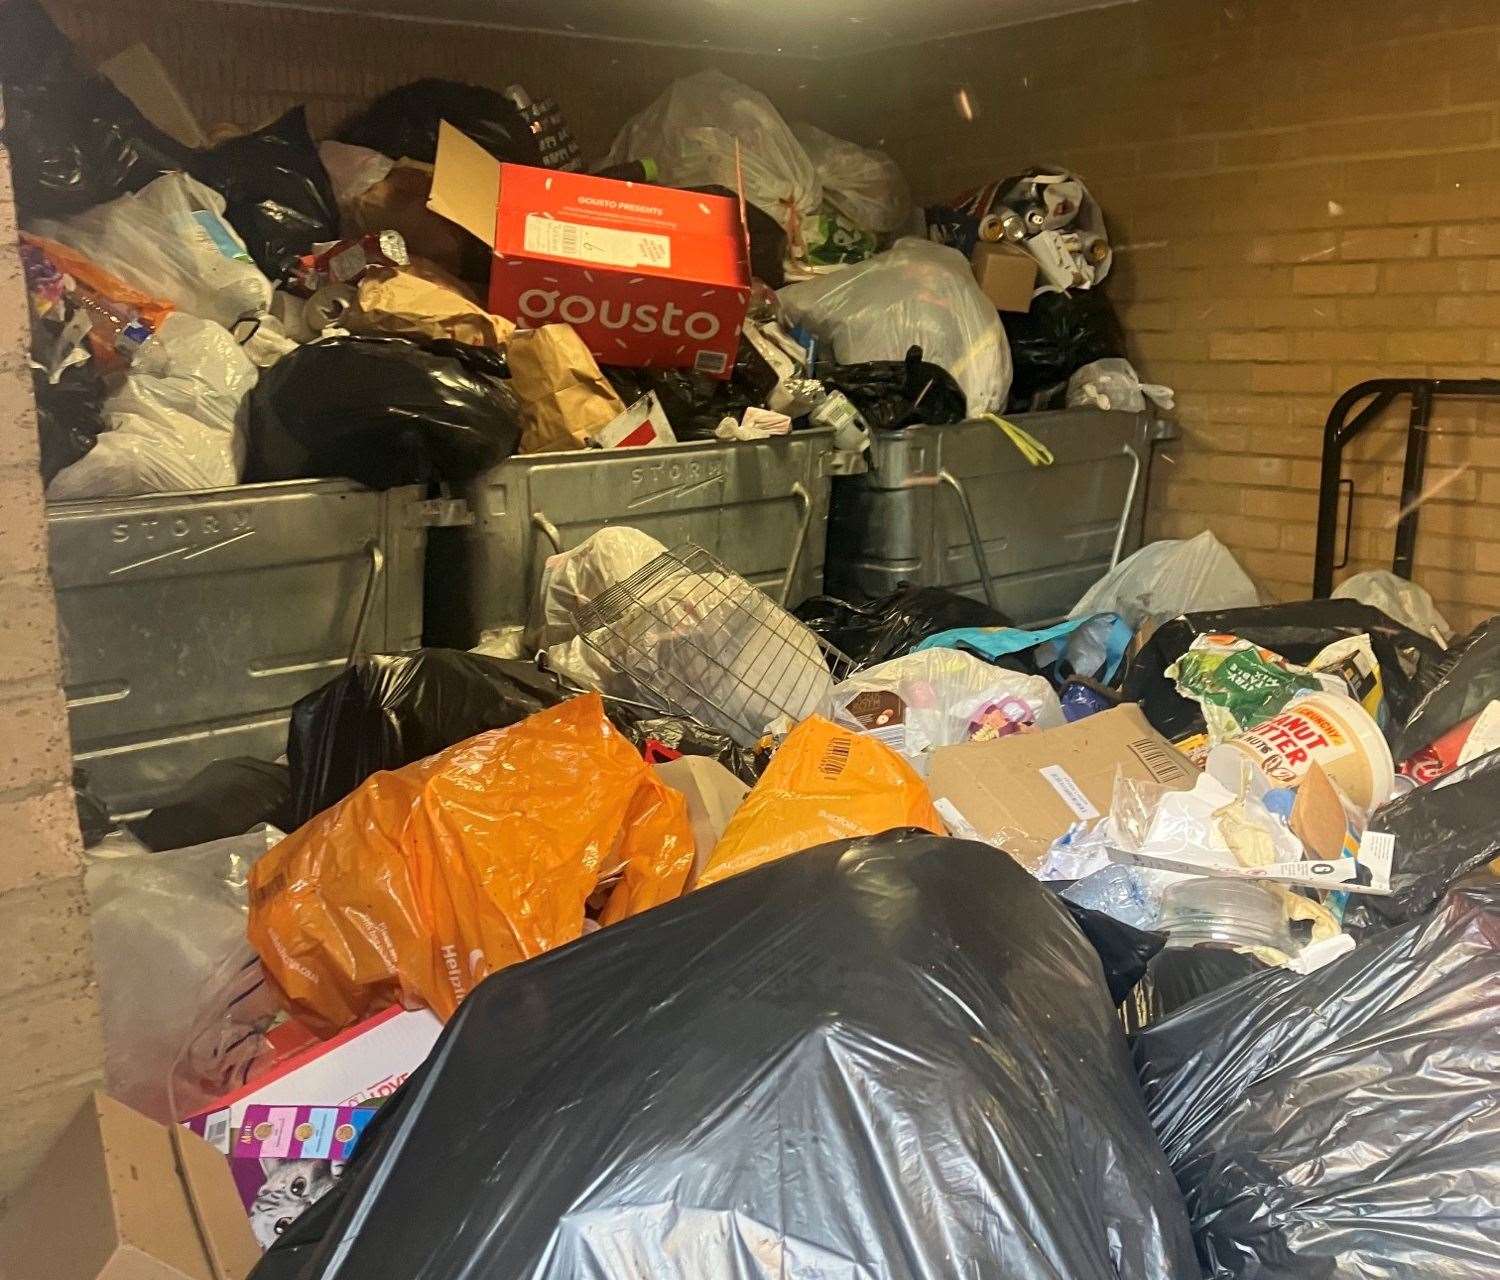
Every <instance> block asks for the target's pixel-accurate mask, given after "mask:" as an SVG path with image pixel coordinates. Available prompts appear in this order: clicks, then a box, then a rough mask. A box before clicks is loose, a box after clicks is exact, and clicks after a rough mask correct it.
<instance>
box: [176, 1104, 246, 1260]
mask: <svg viewBox="0 0 1500 1280" xmlns="http://www.w3.org/2000/svg"><path fill="white" fill-rule="evenodd" d="M167 1127H168V1129H169V1130H170V1131H171V1135H172V1158H173V1161H174V1162H175V1163H176V1166H177V1178H178V1181H180V1182H181V1183H182V1191H183V1195H184V1196H186V1198H187V1203H188V1209H189V1210H190V1211H191V1212H192V1215H193V1225H194V1226H195V1227H196V1228H197V1230H198V1239H199V1240H200V1241H201V1242H202V1244H203V1256H204V1257H205V1258H206V1259H207V1260H208V1266H209V1271H210V1272H211V1273H212V1275H213V1280H245V1278H246V1277H247V1276H248V1275H249V1274H250V1272H251V1271H252V1270H254V1268H255V1264H256V1263H257V1262H259V1261H260V1247H259V1246H258V1245H257V1244H256V1243H255V1236H254V1235H253V1234H252V1232H251V1230H250V1220H249V1218H246V1217H244V1216H243V1213H242V1211H241V1210H240V1205H239V1201H238V1197H237V1196H235V1194H234V1188H233V1184H232V1183H231V1182H230V1180H229V1167H228V1165H227V1164H225V1162H224V1157H223V1156H222V1155H220V1154H219V1152H218V1151H216V1150H215V1149H214V1148H213V1147H211V1146H209V1145H208V1143H206V1142H204V1141H203V1139H202V1138H200V1137H198V1135H197V1134H195V1133H191V1132H189V1131H188V1130H187V1129H184V1128H183V1127H182V1126H181V1125H177V1124H174V1125H168V1126H167ZM216 1181H217V1182H220V1183H222V1189H223V1190H225V1191H227V1192H228V1194H229V1196H230V1199H231V1200H232V1201H233V1207H234V1210H235V1214H234V1215H224V1214H222V1213H215V1212H214V1207H213V1205H212V1204H211V1203H210V1199H209V1197H210V1196H212V1195H213V1194H214V1187H213V1184H214V1183H215V1182H216ZM221 1198H222V1197H221ZM220 1208H221V1210H222V1208H223V1206H220ZM226 1216H228V1217H229V1223H228V1224H226V1222H225V1220H224V1219H225V1217H226ZM241 1225H243V1228H244V1230H243V1231H241V1230H239V1227H240V1226H241Z"/></svg>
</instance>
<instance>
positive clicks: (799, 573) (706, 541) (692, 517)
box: [426, 430, 832, 647]
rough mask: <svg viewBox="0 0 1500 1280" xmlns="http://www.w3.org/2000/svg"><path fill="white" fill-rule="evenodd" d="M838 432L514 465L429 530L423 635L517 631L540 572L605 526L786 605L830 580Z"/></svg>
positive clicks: (479, 484)
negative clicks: (827, 561)
mask: <svg viewBox="0 0 1500 1280" xmlns="http://www.w3.org/2000/svg"><path fill="white" fill-rule="evenodd" d="M831 442H832V432H831V431H828V430H814V431H795V432H793V433H792V434H791V435H787V436H778V437H773V438H772V439H769V440H758V441H753V442H733V441H717V440H709V441H700V442H687V443H681V444H673V445H660V446H655V447H651V448H645V449H612V450H605V451H600V450H587V451H583V450H580V451H578V452H573V453H539V454H533V455H530V456H527V457H515V458H509V459H507V460H506V461H505V462H502V463H501V464H500V465H499V466H497V467H494V468H492V469H491V470H489V471H487V472H485V473H484V474H483V475H480V476H478V477H476V478H475V479H474V480H473V481H471V482H470V483H469V484H467V485H465V486H462V487H461V488H459V489H458V490H456V491H455V496H457V497H461V498H462V499H464V500H465V501H466V502H467V504H468V507H469V518H470V522H469V523H468V524H465V525H456V526H452V527H448V528H437V529H434V530H433V531H432V542H431V546H430V550H429V554H428V570H427V606H426V619H427V639H428V642H429V643H432V644H446V645H458V646H462V647H469V646H472V645H474V644H477V643H478V642H479V639H480V637H481V635H482V634H483V633H485V632H491V633H494V632H499V633H505V632H514V631H516V630H518V629H519V628H521V627H522V626H523V625H524V624H525V622H526V617H527V612H528V610H529V609H530V608H531V602H532V600H533V598H534V597H535V595H536V589H537V584H538V582H539V580H540V577H541V571H542V564H543V562H544V561H545V560H546V558H547V557H548V556H549V555H551V554H552V553H553V552H555V551H561V550H564V549H566V548H569V547H574V546H577V545H578V544H579V543H580V542H582V541H583V540H584V539H585V538H587V537H588V536H589V535H590V534H592V533H594V532H596V531H597V530H599V529H602V528H604V527H605V526H606V525H630V526H633V527H634V528H637V529H640V530H642V531H644V532H646V533H649V534H650V535H651V536H652V537H654V538H656V539H657V540H658V541H660V542H662V543H663V544H665V545H666V546H669V547H670V546H675V545H677V544H679V543H683V542H691V543H695V544H696V545H698V546H700V547H703V548H704V549H705V550H708V551H711V552H713V554H714V555H716V556H717V557H718V558H719V559H720V560H722V561H724V563H725V564H727V565H728V566H729V567H730V568H731V569H733V570H735V571H736V572H737V573H739V574H741V575H742V576H744V577H745V578H748V579H749V580H750V581H751V582H753V583H754V584H755V585H756V586H758V587H761V588H762V589H764V590H765V591H767V592H768V593H769V594H770V595H772V596H773V597H774V598H775V599H777V600H778V601H782V602H790V603H794V604H795V603H796V602H798V601H800V600H802V599H804V598H805V597H807V596H810V595H816V594H817V593H818V592H819V591H820V590H821V589H822V583H823V552H824V542H825V537H826V531H827V522H828V501H829V479H830V477H829V471H828V462H829V453H830V450H831V448H832V443H831Z"/></svg>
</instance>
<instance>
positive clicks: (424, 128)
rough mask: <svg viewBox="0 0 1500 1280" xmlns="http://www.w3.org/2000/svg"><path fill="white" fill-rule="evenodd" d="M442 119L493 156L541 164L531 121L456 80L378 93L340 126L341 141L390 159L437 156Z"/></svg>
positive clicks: (497, 97)
mask: <svg viewBox="0 0 1500 1280" xmlns="http://www.w3.org/2000/svg"><path fill="white" fill-rule="evenodd" d="M444 120H446V121H447V122H448V123H449V124H451V125H453V126H454V127H455V128H456V129H458V130H459V131H460V132H462V133H465V134H467V135H468V136H469V137H470V138H472V139H473V140H474V141H475V142H477V143H478V144H479V145H480V146H481V147H483V148H484V149H485V150H486V151H488V152H489V153H490V154H491V155H492V156H494V157H495V158H496V159H497V160H505V161H508V162H509V163H511V164H529V165H540V164H541V163H542V152H541V148H540V147H539V146H538V144H537V139H536V136H535V135H534V134H533V133H532V132H531V128H530V126H529V125H528V124H527V123H526V121H525V120H523V119H522V118H521V113H520V112H519V111H518V110H517V109H516V106H515V104H514V103H513V102H511V100H510V99H509V98H507V97H506V96H505V95H504V94H503V93H497V92H496V91H495V90H494V89H486V88H484V87H482V86H480V85H475V84H463V83H461V82H459V81H457V80H414V81H412V82H411V83H410V84H404V85H402V86H401V87H400V88H397V89H392V90H391V91H390V92H389V93H383V94H381V95H380V97H378V98H376V99H375V101H374V102H372V103H371V104H370V105H369V106H368V107H366V108H365V109H364V110H363V111H362V112H360V113H359V115H357V116H356V117H355V118H354V119H353V120H351V121H349V123H348V124H346V125H345V126H344V128H343V130H342V131H341V132H340V134H339V137H340V138H341V139H342V140H343V141H344V142H352V143H354V144H355V145H356V146H360V147H370V148H372V149H373V150H375V151H382V152H384V153H385V154H386V155H388V156H390V157H391V159H392V160H402V159H410V160H421V161H422V162H423V163H425V164H431V163H432V162H433V160H434V159H435V158H436V156H437V139H438V125H439V124H441V123H442V122H443V121H444Z"/></svg>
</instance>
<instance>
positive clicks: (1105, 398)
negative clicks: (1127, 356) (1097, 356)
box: [1068, 359, 1176, 413]
mask: <svg viewBox="0 0 1500 1280" xmlns="http://www.w3.org/2000/svg"><path fill="white" fill-rule="evenodd" d="M1148 401H1149V402H1150V403H1151V404H1152V405H1154V406H1155V407H1156V408H1158V409H1160V410H1162V411H1163V412H1164V413H1165V412H1168V411H1170V410H1171V409H1173V408H1174V407H1175V406H1176V399H1175V398H1174V396H1173V392H1172V388H1171V387H1164V386H1162V385H1161V383H1159V382H1142V381H1141V377H1140V374H1138V373H1137V372H1136V371H1135V366H1134V365H1133V364H1131V363H1130V361H1129V360H1118V359H1109V360H1095V361H1094V362H1093V363H1092V364H1086V365H1084V366H1083V367H1082V368H1081V369H1078V370H1076V371H1075V372H1074V374H1073V376H1072V377H1071V378H1069V379H1068V408H1070V409H1123V410H1125V411H1126V412H1128V413H1144V412H1145V410H1146V405H1147V402H1148Z"/></svg>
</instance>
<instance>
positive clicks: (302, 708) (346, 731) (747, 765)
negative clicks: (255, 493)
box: [287, 649, 762, 827]
mask: <svg viewBox="0 0 1500 1280" xmlns="http://www.w3.org/2000/svg"><path fill="white" fill-rule="evenodd" d="M572 696H574V695H573V692H572V691H571V690H568V689H564V688H562V687H561V686H560V685H559V684H558V683H557V681H556V680H555V679H553V677H552V676H550V675H548V674H547V673H546V672H544V671H539V670H537V668H536V667H535V666H533V665H532V664H531V663H529V662H522V661H518V660H516V659H512V658H491V657H489V656H487V655H485V654H479V653H467V652H465V651H464V650H462V649H418V650H417V651H416V652H415V653H380V654H371V655H368V656H366V657H361V658H359V659H357V660H356V661H355V662H354V663H352V664H351V665H350V666H348V667H346V668H345V669H344V670H343V671H342V672H340V673H339V674H338V675H336V676H335V677H334V678H333V679H332V680H330V681H329V682H328V683H327V684H325V685H323V686H322V688H319V689H314V690H313V691H312V692H311V693H309V694H305V695H303V696H302V697H301V698H299V699H298V700H297V702H296V704H295V705H294V706H293V707H292V718H291V724H290V725H289V726H288V729H287V761H288V763H289V765H290V766H291V775H292V805H291V808H292V812H291V821H292V824H293V825H294V826H298V827H300V826H301V825H302V824H303V823H304V822H306V821H307V820H308V819H309V818H311V817H312V816H313V815H314V814H317V813H321V812H322V811H323V810H324V809H326V808H328V807H329V805H332V804H336V803H338V801H340V800H342V799H343V798H344V797H345V796H347V795H348V794H349V793H350V792H351V791H353V790H354V788H355V787H357V786H359V784H360V783H361V782H363V781H364V780H365V779H366V778H368V777H369V776H370V775H371V774H372V773H378V772H380V770H382V769H399V768H400V767H401V766H402V765H404V764H410V763H411V762H412V761H413V760H420V759H422V758H423V757H424V756H430V755H432V754H434V753H435V752H438V751H442V750H444V749H445V748H447V747H451V746H452V745H453V744H454V743H456V742H462V741H463V740H464V739H465V738H472V737H473V736H474V735H475V734H476V733H484V732H485V731H486V730H488V729H504V728H505V727H507V726H508V725H513V724H516V723H517V722H519V721H521V720H524V719H525V718H526V717H527V716H529V715H533V714H535V713H536V712H538V711H543V710H545V709H546V708H548V707H553V706H556V705H557V704H558V703H559V702H562V701H564V700H565V699H567V698H570V697H572ZM605 707H606V710H607V711H608V713H609V717H610V719H611V720H612V721H613V722H614V724H615V726H616V727H617V728H618V729H619V730H620V731H621V732H622V733H623V734H625V736H626V737H628V738H629V739H630V740H631V741H632V742H634V743H635V744H636V746H638V747H643V746H645V744H646V743H647V742H653V741H654V742H656V743H659V744H660V745H662V746H664V747H667V748H668V749H669V750H671V751H676V752H678V753H680V754H682V755H691V756H708V757H710V758H712V759H715V760H717V761H718V762H719V763H720V764H722V765H723V766H724V767H725V768H726V769H728V770H730V771H731V772H732V773H735V774H737V775H738V776H739V777H740V778H741V780H743V781H744V782H746V783H750V784H753V783H754V782H755V779H756V778H757V777H758V776H759V774H760V769H761V767H762V766H760V765H759V764H758V762H757V760H756V756H755V753H754V752H753V751H750V750H747V749H744V748H741V747H739V746H737V745H736V744H735V742H734V740H733V739H732V738H730V737H729V735H728V734H725V733H720V732H718V731H717V730H715V729H710V728H709V727H708V726H707V725H704V724H699V723H698V722H697V721H696V720H692V719H689V718H688V717H687V716H662V715H657V714H656V713H654V712H652V711H649V710H645V709H643V708H638V707H632V706H627V705H625V704H624V703H619V702H615V701H613V700H606V703H605Z"/></svg>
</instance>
